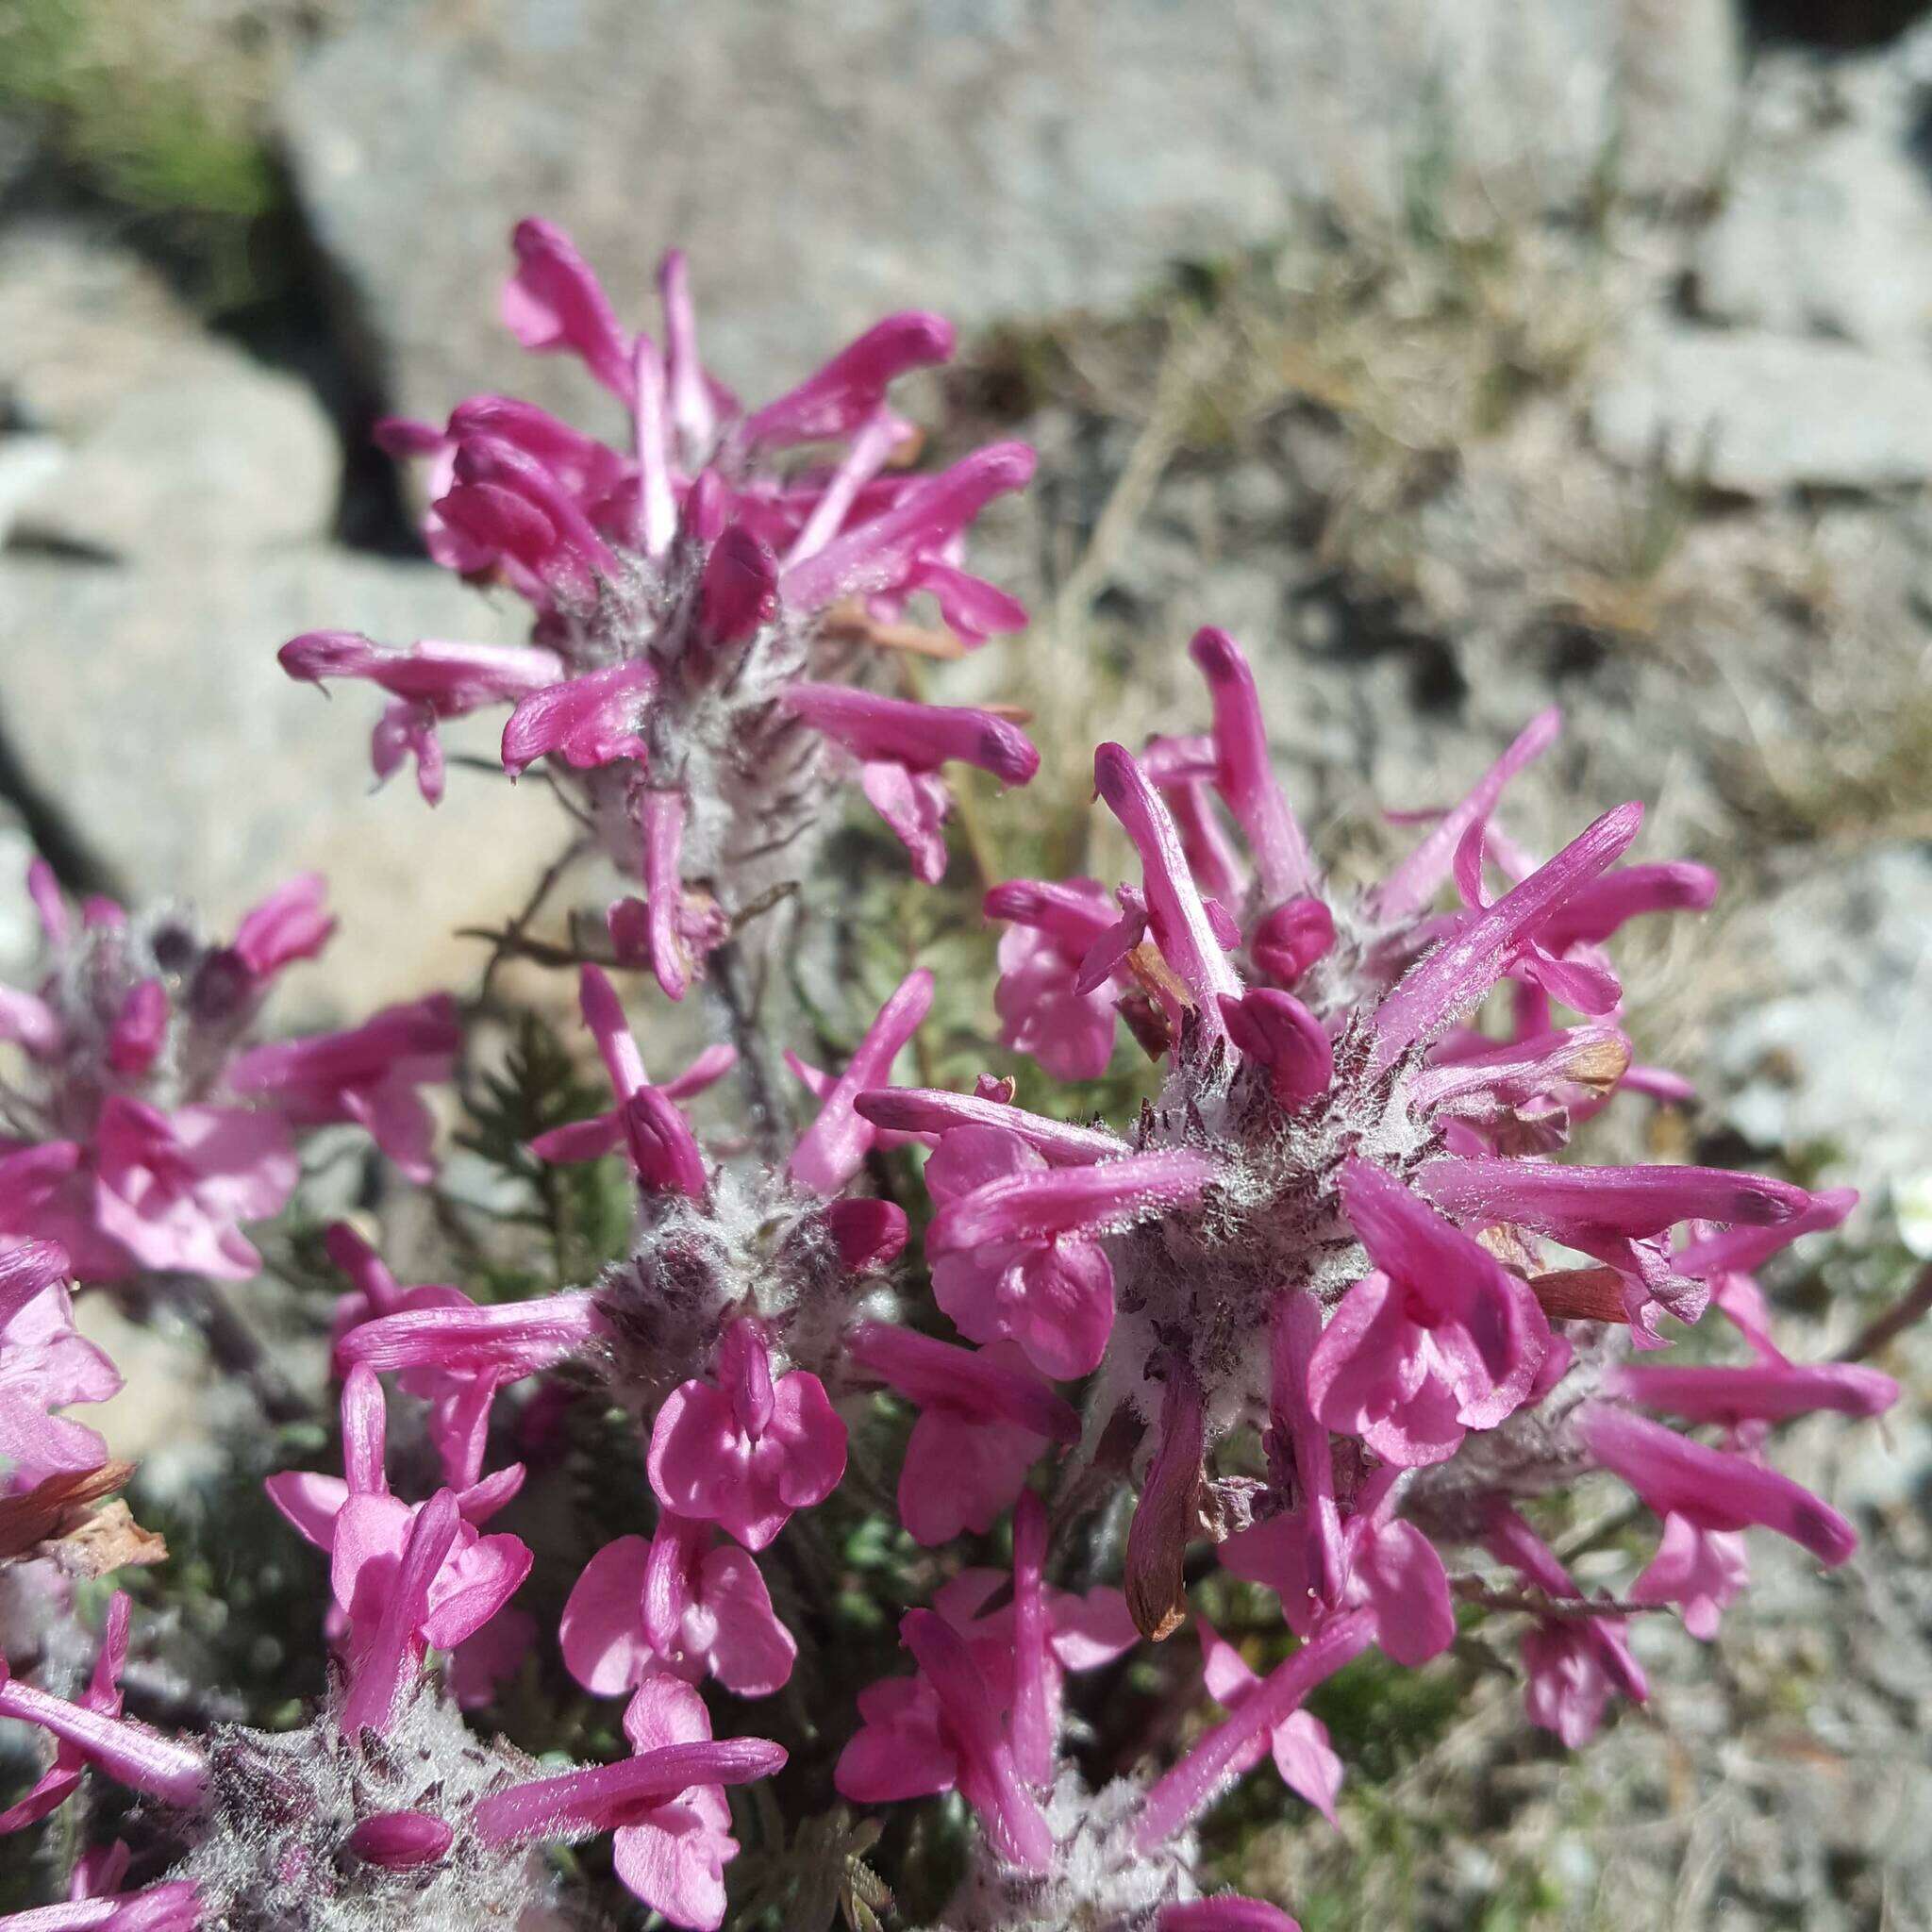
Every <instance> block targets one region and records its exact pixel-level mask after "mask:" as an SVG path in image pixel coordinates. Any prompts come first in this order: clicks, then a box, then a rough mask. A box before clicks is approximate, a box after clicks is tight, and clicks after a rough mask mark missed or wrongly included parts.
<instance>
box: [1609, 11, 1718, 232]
mask: <svg viewBox="0 0 1932 1932" xmlns="http://www.w3.org/2000/svg"><path fill="white" fill-rule="evenodd" d="M1623 14H1624V32H1623V40H1622V43H1621V48H1620V53H1621V61H1620V66H1621V75H1620V78H1621V82H1622V86H1621V109H1622V113H1621V122H1620V125H1619V127H1618V136H1617V157H1616V180H1617V185H1618V186H1619V187H1620V188H1622V189H1624V191H1625V192H1629V193H1633V194H1640V195H1649V196H1656V197H1657V198H1659V199H1661V200H1664V201H1670V202H1677V201H1685V200H1689V199H1691V197H1693V196H1695V195H1698V194H1701V193H1703V192H1705V191H1707V189H1708V188H1709V187H1710V186H1711V184H1712V183H1713V182H1714V181H1715V180H1716V179H1717V177H1718V175H1719V174H1720V172H1721V171H1722V170H1723V168H1724V161H1725V158H1726V157H1727V156H1728V154H1729V152H1730V146H1731V141H1732V137H1733V134H1734V132H1735V129H1736V124H1737V119H1738V112H1739V107H1740V99H1741V95H1742V83H1743V64H1744V63H1743V49H1742V46H1741V40H1742V35H1741V32H1740V23H1739V19H1738V8H1737V5H1736V0H1623Z"/></svg>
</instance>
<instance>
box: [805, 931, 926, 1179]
mask: <svg viewBox="0 0 1932 1932" xmlns="http://www.w3.org/2000/svg"><path fill="white" fill-rule="evenodd" d="M932 998H933V976H932V974H930V973H928V972H927V971H926V970H925V969H924V967H920V968H919V969H917V970H916V971H914V972H912V973H908V974H907V975H906V977H905V978H904V979H903V980H901V981H900V982H899V985H898V987H897V988H896V990H895V991H893V993H892V995H891V998H890V999H888V1000H887V1001H886V1003H885V1005H884V1006H883V1007H881V1008H879V1012H878V1017H877V1018H876V1019H875V1020H874V1022H873V1023H872V1024H871V1025H870V1026H869V1027H867V1028H866V1030H865V1035H864V1037H863V1038H862V1039H861V1040H860V1041H859V1042H858V1045H857V1046H856V1047H855V1048H854V1049H853V1052H852V1058H850V1059H849V1060H848V1061H847V1062H846V1063H845V1069H844V1071H843V1072H842V1073H841V1074H840V1075H839V1077H838V1079H837V1080H836V1081H834V1082H833V1084H832V1087H831V1089H830V1091H828V1092H827V1093H826V1094H825V1095H824V1101H823V1103H822V1105H821V1106H820V1108H819V1112H818V1118H817V1119H816V1120H814V1121H813V1122H812V1124H811V1125H810V1126H809V1127H808V1128H807V1129H806V1130H805V1132H804V1134H803V1135H801V1136H800V1138H799V1141H798V1145H797V1147H796V1149H795V1150H794V1151H793V1153H792V1156H791V1177H792V1179H793V1180H795V1181H798V1182H800V1183H802V1184H803V1185H804V1186H806V1187H808V1188H810V1189H812V1190H814V1191H816V1192H818V1193H821V1194H836V1193H837V1192H838V1191H839V1190H840V1189H841V1188H842V1187H843V1186H844V1185H845V1183H846V1182H847V1181H849V1180H850V1179H851V1178H852V1176H853V1175H854V1174H857V1173H858V1169H859V1166H860V1164H861V1163H862V1162H863V1160H864V1158H865V1157H866V1154H867V1153H868V1152H869V1151H870V1149H871V1147H872V1144H873V1141H874V1129H873V1124H872V1123H871V1121H870V1120H868V1119H866V1118H865V1117H864V1116H863V1115H861V1114H859V1113H858V1112H857V1111H855V1108H854V1103H855V1102H856V1101H857V1100H858V1096H859V1095H860V1094H861V1093H863V1092H865V1091H867V1090H868V1089H871V1088H874V1087H878V1086H881V1085H882V1084H883V1083H884V1082H885V1081H887V1080H889V1079H890V1078H891V1072H892V1062H893V1061H894V1060H895V1059H896V1058H898V1057H899V1053H900V1050H901V1049H902V1048H903V1047H904V1046H905V1045H906V1043H907V1042H908V1041H909V1040H910V1039H911V1038H912V1036H913V1034H915V1033H916V1032H917V1031H918V1030H919V1027H920V1024H921V1023H922V1022H923V1021H924V1018H925V1016H926V1014H927V1012H928V1011H930V1010H931V1008H932Z"/></svg>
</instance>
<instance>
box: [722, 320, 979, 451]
mask: <svg viewBox="0 0 1932 1932" xmlns="http://www.w3.org/2000/svg"><path fill="white" fill-rule="evenodd" d="M953 342H954V335H953V326H952V325H951V324H950V323H949V322H947V321H946V319H945V318H944V317H943V316H941V315H931V314H927V313H924V312H923V311H921V310H918V309H908V310H907V311H905V312H904V313H902V314H898V315H889V316H887V317H885V319H884V320H883V321H880V322H875V323H874V325H872V327H870V328H869V329H867V330H866V332H865V333H864V334H863V335H862V336H860V337H859V338H858V340H857V341H853V342H850V343H848V344H847V345H846V346H845V347H844V348H843V349H841V350H840V352H839V353H838V355H836V356H835V357H833V358H832V359H831V360H830V361H829V362H827V363H826V364H825V366H824V368H823V369H821V370H820V371H819V372H818V373H817V374H816V375H811V376H808V377H807V379H806V380H805V381H804V382H802V383H800V384H799V386H798V387H797V388H796V389H794V390H792V391H790V393H788V394H786V395H782V396H780V397H779V398H778V399H777V400H776V401H775V402H772V403H767V404H766V405H765V406H764V408H761V409H758V410H756V411H754V412H753V413H752V414H751V415H749V416H747V417H746V418H745V419H744V421H743V422H742V423H741V424H740V425H738V427H737V429H736V430H735V431H734V432H733V441H735V442H736V443H738V444H740V445H741V446H742V447H743V448H745V449H758V448H770V447H774V446H781V445H784V444H787V443H795V442H822V441H830V440H832V439H834V438H837V437H841V436H849V435H851V434H852V432H853V431H854V430H855V429H857V428H858V426H859V425H860V424H861V423H863V422H864V421H865V419H866V418H867V417H868V416H870V415H871V414H872V413H873V411H874V410H875V409H876V408H878V407H879V404H880V403H881V402H882V401H883V400H884V398H885V393H886V390H887V388H888V387H889V386H890V385H891V383H892V382H893V381H894V380H896V379H897V378H898V377H899V376H901V375H905V374H906V372H907V371H908V370H910V369H919V368H924V367H925V366H926V365H928V364H930V363H934V362H943V361H945V360H946V358H948V357H949V356H951V355H952V353H953Z"/></svg>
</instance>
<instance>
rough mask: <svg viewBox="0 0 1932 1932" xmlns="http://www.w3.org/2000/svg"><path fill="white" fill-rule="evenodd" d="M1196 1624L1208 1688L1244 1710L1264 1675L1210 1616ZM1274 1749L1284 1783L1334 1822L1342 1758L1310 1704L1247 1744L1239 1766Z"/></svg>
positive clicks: (1223, 1702) (1219, 1700) (1248, 1764)
mask: <svg viewBox="0 0 1932 1932" xmlns="http://www.w3.org/2000/svg"><path fill="white" fill-rule="evenodd" d="M1194 1624H1195V1628H1196V1630H1197V1632H1198V1634H1199V1636H1200V1639H1201V1671H1202V1677H1203V1680H1204V1681H1205V1682H1206V1684H1207V1686H1208V1695H1209V1696H1210V1697H1211V1698H1213V1699H1214V1701H1215V1702H1216V1703H1217V1704H1219V1705H1222V1706H1224V1707H1225V1708H1226V1709H1228V1710H1230V1711H1236V1712H1238V1711H1239V1710H1240V1709H1241V1706H1242V1705H1244V1704H1245V1703H1247V1701H1248V1700H1249V1698H1251V1697H1252V1696H1253V1695H1254V1694H1255V1692H1256V1691H1258V1690H1259V1689H1260V1688H1261V1680H1260V1678H1259V1677H1257V1675H1256V1674H1255V1673H1254V1672H1253V1671H1251V1670H1250V1669H1249V1668H1248V1666H1247V1664H1246V1663H1245V1662H1244V1661H1243V1660H1242V1657H1241V1652H1240V1651H1238V1650H1236V1649H1235V1647H1234V1645H1233V1644H1231V1643H1229V1642H1227V1641H1225V1640H1224V1638H1222V1637H1221V1636H1219V1635H1218V1634H1217V1633H1216V1631H1215V1629H1214V1626H1213V1625H1212V1624H1209V1623H1208V1620H1207V1618H1206V1617H1196V1618H1195V1620H1194ZM1271 1754H1272V1755H1273V1757H1274V1768H1275V1770H1276V1771H1278V1772H1279V1773H1280V1774H1281V1781H1282V1783H1284V1784H1285V1785H1287V1787H1288V1788H1289V1790H1291V1791H1293V1792H1295V1793H1296V1794H1297V1795H1298V1796H1301V1797H1304V1798H1306V1799H1307V1801H1308V1803H1309V1804H1310V1805H1312V1806H1313V1807H1315V1809H1316V1810H1317V1811H1319V1812H1320V1813H1321V1814H1322V1816H1323V1817H1324V1818H1325V1819H1326V1820H1327V1821H1328V1823H1329V1824H1334V1823H1335V1822H1336V1821H1335V1794H1336V1792H1338V1791H1339V1790H1341V1758H1339V1757H1336V1755H1335V1753H1334V1751H1333V1749H1332V1748H1331V1747H1330V1745H1329V1742H1328V1726H1327V1725H1326V1724H1324V1723H1323V1722H1322V1720H1321V1719H1320V1718H1318V1717H1315V1716H1313V1715H1312V1714H1311V1713H1309V1712H1307V1711H1306V1710H1293V1711H1290V1712H1289V1714H1288V1715H1287V1716H1286V1717H1284V1718H1283V1719H1281V1721H1280V1722H1279V1723H1278V1724H1274V1726H1273V1727H1272V1728H1271V1729H1269V1730H1267V1731H1265V1732H1263V1733H1261V1734H1259V1735H1257V1737H1256V1738H1255V1739H1254V1740H1252V1742H1250V1743H1249V1744H1248V1745H1247V1746H1245V1747H1244V1748H1243V1750H1242V1751H1241V1756H1240V1757H1238V1758H1237V1759H1236V1760H1235V1764H1234V1768H1235V1770H1236V1771H1237V1772H1243V1773H1244V1772H1248V1771H1251V1770H1253V1769H1254V1767H1255V1766H1256V1765H1257V1764H1258V1763H1260V1761H1261V1759H1262V1758H1263V1757H1267V1756H1269V1755H1271Z"/></svg>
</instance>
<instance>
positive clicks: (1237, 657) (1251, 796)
mask: <svg viewBox="0 0 1932 1932" xmlns="http://www.w3.org/2000/svg"><path fill="white" fill-rule="evenodd" d="M1188 655H1189V656H1190V657H1191V658H1193V660H1194V662H1195V663H1196V664H1197V665H1199V666H1200V668H1201V674H1202V675H1203V676H1204V677H1206V679H1207V680H1208V695H1209V697H1210V698H1211V699H1212V701H1213V705H1214V748H1215V784H1216V786H1217V787H1218V788H1219V790H1220V791H1221V795H1222V796H1223V797H1224V798H1225V799H1226V800H1227V803H1228V806H1229V808H1230V809H1232V811H1233V812H1234V815H1235V817H1236V818H1237V819H1239V820H1240V821H1241V830H1242V831H1244V832H1245V833H1246V834H1247V835H1248V844H1249V846H1250V848H1251V849H1252V850H1253V852H1254V855H1255V861H1256V863H1257V866H1258V867H1259V868H1260V873H1261V891H1263V892H1264V893H1265V894H1266V895H1267V897H1269V898H1270V899H1281V898H1285V897H1286V896H1288V895H1289V894H1290V893H1298V892H1307V891H1310V890H1311V889H1312V887H1313V885H1314V877H1315V872H1314V864H1313V861H1312V860H1311V859H1310V858H1309V856H1308V846H1307V840H1306V839H1304V838H1303V837H1302V828H1301V827H1300V825H1298V824H1296V823H1295V818H1294V813H1293V812H1292V811H1291V810H1290V808H1289V804H1288V799H1287V796H1286V794H1285V793H1284V792H1283V791H1282V789H1281V786H1280V784H1279V782H1278V781H1277V780H1276V778H1275V776H1274V769H1273V767H1272V765H1271V764H1270V762H1269V758H1268V733H1267V728H1266V726H1265V725H1264V724H1262V722H1261V701H1260V697H1259V695H1258V694H1257V691H1256V690H1255V674H1254V673H1253V672H1252V671H1251V670H1250V669H1249V668H1248V660H1247V658H1245V657H1244V656H1243V655H1242V653H1241V646H1240V645H1239V644H1238V643H1236V642H1235V641H1234V640H1233V639H1232V638H1231V637H1229V636H1228V634H1227V633H1226V632H1225V631H1224V630H1214V629H1211V628H1209V629H1204V630H1199V631H1196V632H1195V633H1194V641H1193V642H1192V643H1191V645H1190V646H1189V647H1188Z"/></svg>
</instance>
